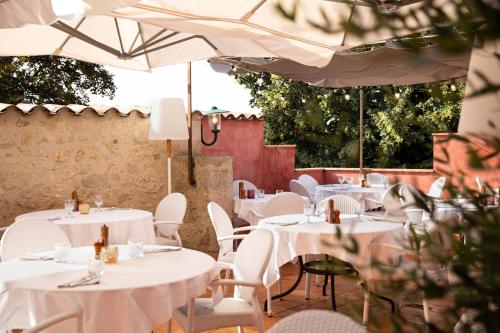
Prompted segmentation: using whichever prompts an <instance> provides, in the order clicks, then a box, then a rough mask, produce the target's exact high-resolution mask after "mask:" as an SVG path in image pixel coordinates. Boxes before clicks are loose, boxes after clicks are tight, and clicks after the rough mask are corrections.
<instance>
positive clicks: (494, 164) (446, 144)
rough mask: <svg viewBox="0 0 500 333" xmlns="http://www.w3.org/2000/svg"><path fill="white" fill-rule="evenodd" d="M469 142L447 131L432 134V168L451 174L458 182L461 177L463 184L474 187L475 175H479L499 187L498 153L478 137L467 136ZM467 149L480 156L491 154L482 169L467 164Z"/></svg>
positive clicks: (499, 165) (499, 161) (499, 166)
mask: <svg viewBox="0 0 500 333" xmlns="http://www.w3.org/2000/svg"><path fill="white" fill-rule="evenodd" d="M469 139H470V144H467V143H465V142H463V141H461V140H457V139H456V138H453V137H452V136H450V134H448V133H439V134H434V169H435V170H436V171H438V172H441V173H443V174H444V175H452V178H453V179H454V180H455V181H456V182H457V183H458V182H459V181H460V179H463V182H464V184H465V185H466V186H467V187H470V188H476V187H477V186H476V182H475V177H476V176H479V177H480V178H481V180H482V181H483V182H487V183H488V184H489V185H490V186H491V187H493V188H497V187H500V155H499V154H498V151H495V149H494V148H493V146H492V145H490V144H488V142H486V141H484V140H481V139H479V138H469ZM469 149H472V150H474V151H475V152H476V154H477V155H478V156H480V157H485V156H492V158H489V159H487V160H486V161H484V166H485V168H484V169H477V168H474V167H472V166H471V165H470V164H469V153H468V151H469Z"/></svg>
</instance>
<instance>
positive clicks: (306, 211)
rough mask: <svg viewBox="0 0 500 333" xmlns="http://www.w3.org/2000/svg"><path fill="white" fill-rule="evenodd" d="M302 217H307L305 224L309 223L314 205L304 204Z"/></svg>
mask: <svg viewBox="0 0 500 333" xmlns="http://www.w3.org/2000/svg"><path fill="white" fill-rule="evenodd" d="M304 215H305V216H307V223H309V222H311V221H310V218H311V216H313V215H314V205H313V204H310V203H306V204H304Z"/></svg>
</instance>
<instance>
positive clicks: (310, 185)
mask: <svg viewBox="0 0 500 333" xmlns="http://www.w3.org/2000/svg"><path fill="white" fill-rule="evenodd" d="M298 181H299V183H301V184H302V185H304V187H305V188H306V189H307V191H309V193H310V196H311V197H312V196H313V195H314V193H316V186H318V185H319V183H318V181H317V180H316V179H314V178H313V177H312V176H309V175H300V176H299V179H298Z"/></svg>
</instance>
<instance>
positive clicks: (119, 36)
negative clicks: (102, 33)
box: [114, 17, 125, 53]
mask: <svg viewBox="0 0 500 333" xmlns="http://www.w3.org/2000/svg"><path fill="white" fill-rule="evenodd" d="M114 19H115V27H116V33H117V34H118V40H119V41H120V49H121V50H122V53H125V49H124V48H123V41H122V34H121V33H120V27H119V26H118V19H117V18H116V17H115V18H114Z"/></svg>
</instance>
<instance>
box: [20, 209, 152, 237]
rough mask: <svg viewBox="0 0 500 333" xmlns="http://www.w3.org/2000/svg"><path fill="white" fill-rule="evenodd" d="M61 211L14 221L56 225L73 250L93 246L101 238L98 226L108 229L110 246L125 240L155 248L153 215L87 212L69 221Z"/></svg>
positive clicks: (75, 214)
mask: <svg viewBox="0 0 500 333" xmlns="http://www.w3.org/2000/svg"><path fill="white" fill-rule="evenodd" d="M65 216H67V213H66V212H65V211H64V210H63V209H54V210H44V211H39V212H32V213H27V214H23V215H19V216H18V217H16V221H18V220H22V219H49V220H50V221H52V222H53V223H55V224H57V225H59V226H60V227H61V228H62V229H63V230H64V231H65V232H66V234H67V235H68V237H69V239H70V240H71V243H72V244H73V246H87V245H90V244H93V243H94V242H95V241H96V240H98V239H99V238H100V236H101V225H103V224H106V225H107V226H108V227H109V243H110V244H127V240H128V239H129V238H132V237H138V238H141V239H142V240H143V242H144V243H145V244H155V243H156V238H155V232H154V227H153V215H152V214H151V213H150V212H147V211H145V210H139V209H125V208H122V209H119V208H102V209H101V210H100V211H97V209H91V210H90V213H89V214H86V215H82V214H80V213H78V212H73V217H65Z"/></svg>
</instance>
